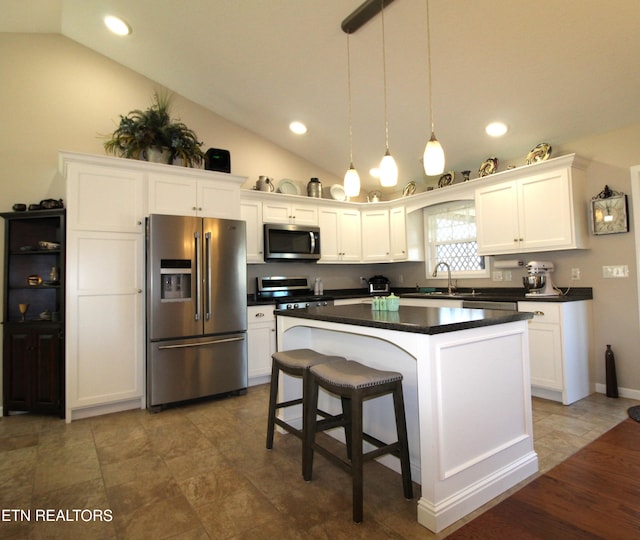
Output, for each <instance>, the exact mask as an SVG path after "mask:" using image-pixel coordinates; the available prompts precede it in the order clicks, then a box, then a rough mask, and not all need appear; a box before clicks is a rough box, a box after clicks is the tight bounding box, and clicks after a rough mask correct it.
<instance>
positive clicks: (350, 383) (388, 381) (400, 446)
mask: <svg viewBox="0 0 640 540" xmlns="http://www.w3.org/2000/svg"><path fill="white" fill-rule="evenodd" d="M320 388H324V389H325V390H327V391H329V392H331V393H333V394H335V395H337V396H339V397H340V398H341V401H342V415H340V418H338V417H333V418H334V420H333V421H332V425H333V427H335V426H337V425H339V426H342V427H344V430H345V439H346V446H347V459H346V460H345V459H343V458H342V457H340V456H339V455H337V454H335V453H334V452H332V451H331V450H329V449H328V448H326V447H324V446H322V445H321V444H318V443H316V441H315V438H316V433H317V432H318V431H323V430H324V429H326V428H325V427H323V426H322V425H321V424H320V425H319V422H318V421H317V408H318V392H319V389H320ZM386 394H393V406H394V412H395V420H396V433H397V437H398V440H397V441H396V442H394V443H391V444H387V443H385V442H382V441H381V440H379V439H376V438H375V437H373V436H371V435H369V434H368V433H364V431H363V420H362V407H363V401H365V400H367V399H372V398H376V397H381V396H384V395H386ZM308 395H309V398H308V401H307V407H306V415H307V416H306V419H305V424H306V436H305V438H304V445H303V458H302V462H303V476H304V479H305V480H307V481H310V480H311V477H312V469H313V453H314V450H317V451H318V452H320V453H321V454H322V455H323V456H325V457H326V458H328V459H329V460H330V461H332V462H334V463H336V464H337V465H339V466H340V467H342V468H343V469H345V470H346V471H347V472H349V473H350V474H351V477H352V484H353V489H352V498H353V521H355V522H356V523H360V522H361V521H362V518H363V464H364V462H365V461H369V460H371V459H374V458H376V457H379V456H382V455H385V454H392V455H395V456H396V457H398V458H399V459H400V467H401V470H402V486H403V491H404V496H405V498H406V499H412V498H413V486H412V484H411V468H410V463H409V445H408V440H407V424H406V418H405V411H404V397H403V393H402V374H401V373H397V372H394V371H382V370H379V369H374V368H371V367H368V366H365V365H363V364H361V363H359V362H355V361H352V360H349V361H346V362H335V363H326V364H318V365H314V366H311V367H310V368H309V394H308ZM363 441H367V442H368V443H370V444H372V445H373V446H375V447H376V448H375V449H374V450H371V451H369V452H367V453H364V452H363V448H362V443H363Z"/></svg>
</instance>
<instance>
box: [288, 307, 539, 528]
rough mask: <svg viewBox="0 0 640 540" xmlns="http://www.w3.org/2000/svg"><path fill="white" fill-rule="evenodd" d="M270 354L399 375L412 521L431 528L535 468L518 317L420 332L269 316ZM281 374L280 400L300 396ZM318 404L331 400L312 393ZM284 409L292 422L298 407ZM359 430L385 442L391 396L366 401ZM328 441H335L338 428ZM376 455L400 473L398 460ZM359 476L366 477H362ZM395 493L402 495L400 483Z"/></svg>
mask: <svg viewBox="0 0 640 540" xmlns="http://www.w3.org/2000/svg"><path fill="white" fill-rule="evenodd" d="M277 328H278V350H288V349H297V348H312V349H315V350H317V351H318V352H321V353H324V354H335V355H341V356H345V357H346V358H348V359H350V360H357V361H358V362H361V363H363V364H366V365H369V366H372V367H375V368H378V369H385V370H390V371H399V372H401V373H402V374H403V376H404V378H403V390H404V397H405V408H406V415H407V429H408V436H409V451H410V460H411V471H412V479H413V481H414V482H417V483H419V484H421V486H422V496H421V498H420V500H419V501H418V508H417V514H418V516H417V517H418V522H419V523H420V524H421V525H423V526H425V527H426V528H428V529H430V530H431V531H434V532H439V531H441V530H443V529H444V528H446V527H448V526H449V525H451V524H452V523H454V522H455V521H457V520H459V519H461V518H463V517H464V516H466V515H467V514H469V513H470V512H472V511H473V510H475V509H477V508H479V507H480V506H482V505H483V504H484V503H486V502H488V501H490V500H491V499H493V498H494V497H496V496H498V495H500V494H501V493H503V492H505V491H506V490H507V489H509V488H511V487H513V486H514V485H516V484H518V483H519V482H521V481H522V480H524V479H525V478H527V477H528V476H530V475H532V474H535V473H536V472H537V471H538V458H537V455H536V453H535V452H534V450H533V431H532V419H531V394H530V378H529V357H528V339H527V337H528V334H527V321H517V322H508V323H505V324H496V325H493V326H484V327H480V328H471V329H465V330H458V331H451V332H445V333H440V334H434V335H428V334H425V333H414V332H410V331H409V332H407V331H398V330H388V329H381V328H371V327H368V326H360V325H357V324H343V323H335V322H328V321H322V320H313V319H309V318H298V317H296V316H295V315H294V314H293V313H288V314H287V315H286V316H278V317H277ZM300 392H301V385H300V380H299V379H296V378H292V377H288V376H286V375H282V380H281V384H280V393H281V395H280V399H285V400H286V399H293V398H295V397H297V396H299V395H300ZM319 405H320V407H321V408H323V409H325V410H328V411H329V412H333V413H337V412H339V410H340V402H339V400H338V399H336V398H335V397H333V396H330V395H328V394H323V393H322V392H321V396H320V402H319ZM297 409H298V410H296V408H291V409H288V410H287V411H286V413H285V414H286V416H285V418H286V420H287V421H289V422H293V423H296V422H297V423H299V424H301V421H300V416H301V411H300V410H299V409H300V408H299V407H298V408H297ZM364 427H365V430H366V431H367V432H368V433H371V434H372V435H373V436H375V437H378V438H380V439H382V440H384V441H388V442H391V441H394V440H395V439H396V437H395V420H394V416H393V406H392V401H391V397H390V396H385V397H383V398H379V399H375V400H370V401H367V402H366V403H365V408H364ZM332 434H333V435H334V436H335V437H337V438H340V439H343V435H342V431H341V430H335V432H334V433H332ZM380 461H381V462H382V463H384V464H385V465H387V466H388V467H390V468H392V469H394V470H396V471H399V470H400V469H399V461H398V460H397V458H395V457H392V456H385V457H384V458H381V459H380ZM365 482H366V478H365ZM398 497H402V489H401V484H400V482H399V483H398Z"/></svg>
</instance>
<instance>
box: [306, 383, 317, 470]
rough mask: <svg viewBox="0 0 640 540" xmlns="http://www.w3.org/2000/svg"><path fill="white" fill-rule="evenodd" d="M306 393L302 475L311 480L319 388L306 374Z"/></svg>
mask: <svg viewBox="0 0 640 540" xmlns="http://www.w3.org/2000/svg"><path fill="white" fill-rule="evenodd" d="M307 380H308V384H307V385H306V386H307V395H306V396H305V398H304V399H305V404H304V405H305V406H304V407H303V409H304V418H303V420H302V421H303V424H304V432H303V440H302V477H303V478H304V479H305V480H306V481H307V482H309V481H311V476H312V471H313V445H314V443H315V442H316V424H317V421H318V420H317V416H318V392H319V388H318V385H317V384H316V382H315V380H314V378H313V376H312V375H311V374H309V373H308V374H307Z"/></svg>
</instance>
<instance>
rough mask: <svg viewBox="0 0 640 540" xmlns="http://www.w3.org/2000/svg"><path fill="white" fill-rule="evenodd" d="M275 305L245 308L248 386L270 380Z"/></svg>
mask: <svg viewBox="0 0 640 540" xmlns="http://www.w3.org/2000/svg"><path fill="white" fill-rule="evenodd" d="M274 309H275V305H266V306H248V307H247V319H248V327H247V356H248V364H249V386H254V385H256V384H262V383H265V382H268V381H269V380H270V378H271V355H272V354H273V353H274V352H276V318H275V315H274V314H273V311H274Z"/></svg>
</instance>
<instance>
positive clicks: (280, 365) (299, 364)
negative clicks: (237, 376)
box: [267, 349, 346, 450]
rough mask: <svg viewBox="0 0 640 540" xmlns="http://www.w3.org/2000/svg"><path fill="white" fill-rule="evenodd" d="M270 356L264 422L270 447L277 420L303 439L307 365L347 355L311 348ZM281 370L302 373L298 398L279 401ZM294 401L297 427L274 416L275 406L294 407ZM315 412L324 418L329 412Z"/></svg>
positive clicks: (336, 360) (307, 378) (307, 382)
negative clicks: (297, 408) (299, 426)
mask: <svg viewBox="0 0 640 540" xmlns="http://www.w3.org/2000/svg"><path fill="white" fill-rule="evenodd" d="M271 358H272V364H271V389H270V392H269V413H268V415H269V417H268V422H267V448H268V449H269V450H271V449H272V448H273V434H274V431H275V425H276V424H277V425H278V426H280V427H281V428H282V429H284V430H286V431H287V432H289V433H291V434H293V435H295V436H296V437H299V438H300V439H302V440H304V432H305V418H306V416H305V409H306V404H305V401H306V398H307V396H308V395H309V390H308V387H309V368H311V367H312V366H316V365H319V364H322V363H326V362H338V361H340V362H346V359H345V358H343V357H342V356H330V355H326V354H322V353H319V352H316V351H314V350H312V349H292V350H289V351H278V352H276V353H274V354H273V355H272V356H271ZM281 371H282V372H284V373H286V374H287V375H292V376H294V377H302V396H301V397H300V398H297V399H292V400H289V401H284V402H281V403H278V381H279V378H280V377H279V376H280V372H281ZM294 405H302V430H300V429H297V428H296V427H294V426H292V425H291V424H289V423H287V422H285V421H284V420H282V419H281V418H278V417H277V416H276V412H277V410H278V409H282V408H285V407H293V406H294ZM317 414H320V415H321V416H322V417H324V418H327V417H329V416H330V415H329V414H327V413H325V412H324V411H318V413H317Z"/></svg>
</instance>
